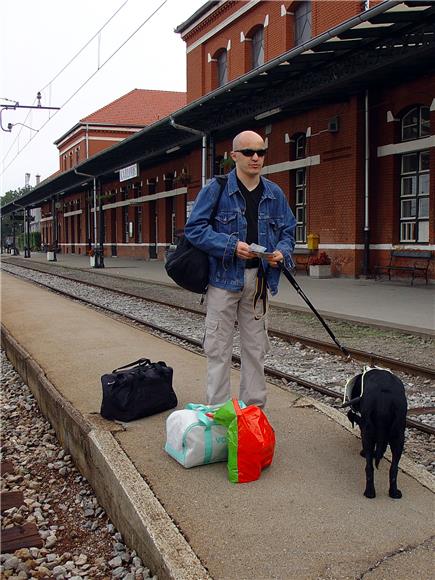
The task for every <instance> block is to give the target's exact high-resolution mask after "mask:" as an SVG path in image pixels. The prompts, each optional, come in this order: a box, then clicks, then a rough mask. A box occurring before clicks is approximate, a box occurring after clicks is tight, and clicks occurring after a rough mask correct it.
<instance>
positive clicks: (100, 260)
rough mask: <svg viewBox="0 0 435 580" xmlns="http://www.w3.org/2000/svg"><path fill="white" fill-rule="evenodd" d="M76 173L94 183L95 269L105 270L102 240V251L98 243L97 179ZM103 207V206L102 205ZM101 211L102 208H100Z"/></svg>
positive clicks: (87, 174)
mask: <svg viewBox="0 0 435 580" xmlns="http://www.w3.org/2000/svg"><path fill="white" fill-rule="evenodd" d="M74 173H76V174H77V175H83V176H84V177H91V178H92V179H93V181H94V187H93V190H94V195H93V198H94V199H93V201H94V252H95V265H94V268H104V257H103V252H102V246H103V241H102V240H101V243H100V249H98V247H97V245H98V241H97V177H96V176H95V175H91V174H90V173H83V172H82V171H77V169H74ZM100 205H101V204H100ZM100 211H102V208H101V207H100ZM101 235H102V232H101V228H100V236H101Z"/></svg>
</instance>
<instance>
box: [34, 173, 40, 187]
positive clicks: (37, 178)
mask: <svg viewBox="0 0 435 580" xmlns="http://www.w3.org/2000/svg"><path fill="white" fill-rule="evenodd" d="M35 179H36V185H39V184H40V183H41V176H40V175H35Z"/></svg>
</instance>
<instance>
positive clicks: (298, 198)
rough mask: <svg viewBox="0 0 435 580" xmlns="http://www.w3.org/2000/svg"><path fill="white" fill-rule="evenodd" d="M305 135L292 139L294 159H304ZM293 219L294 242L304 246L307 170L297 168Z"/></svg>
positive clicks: (305, 236)
mask: <svg viewBox="0 0 435 580" xmlns="http://www.w3.org/2000/svg"><path fill="white" fill-rule="evenodd" d="M306 141H307V140H306V136H305V134H300V135H297V136H296V137H295V138H294V157H295V159H304V157H305V148H306ZM295 217H296V242H297V243H299V244H304V243H305V242H306V241H307V169H306V167H299V168H298V169H296V171H295Z"/></svg>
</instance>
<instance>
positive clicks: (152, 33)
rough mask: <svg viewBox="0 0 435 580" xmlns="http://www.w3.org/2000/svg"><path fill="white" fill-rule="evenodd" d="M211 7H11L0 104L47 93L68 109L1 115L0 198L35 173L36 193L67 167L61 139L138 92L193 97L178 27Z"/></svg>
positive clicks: (30, 1)
mask: <svg viewBox="0 0 435 580" xmlns="http://www.w3.org/2000/svg"><path fill="white" fill-rule="evenodd" d="M204 3H205V0H166V1H165V0H74V1H73V2H71V1H68V2H67V1H66V0H39V1H38V2H34V0H20V1H16V2H12V1H11V2H5V3H3V5H2V32H1V35H0V106H4V105H12V104H14V103H15V102H17V101H18V103H19V104H20V105H36V104H37V101H36V95H37V93H38V91H40V92H41V101H40V103H41V105H42V106H51V107H60V110H59V111H54V110H53V111H49V110H43V109H41V110H31V109H25V108H23V109H15V110H10V109H9V110H3V111H2V113H1V124H2V129H1V130H0V157H1V163H0V171H1V176H0V195H3V194H4V193H5V192H7V191H9V190H11V189H12V190H14V189H18V188H19V187H23V186H24V185H25V174H26V173H30V185H32V186H33V185H35V183H36V175H40V176H41V180H43V179H46V178H47V177H49V176H50V175H51V174H52V173H54V172H55V171H56V170H57V169H58V167H59V158H58V152H57V148H56V146H55V145H54V144H53V143H54V141H55V140H56V139H58V138H59V137H61V136H62V135H63V134H64V133H65V132H66V131H68V130H69V129H70V128H71V127H73V126H74V125H75V124H76V123H77V122H78V121H79V120H80V119H81V118H83V117H86V116H87V115H89V114H90V113H93V112H94V111H96V110H98V109H99V108H101V107H103V106H104V105H107V104H108V103H110V102H112V101H113V100H115V99H117V98H118V97H120V96H122V95H124V94H126V93H128V92H129V91H131V90H133V89H154V90H156V89H157V90H165V91H185V90H186V48H185V43H184V42H183V40H182V39H181V37H180V35H179V34H176V33H175V32H174V29H175V27H176V26H178V25H179V24H181V23H182V22H184V21H185V20H187V18H188V17H189V16H191V15H192V14H193V13H194V12H195V11H196V10H197V9H198V8H199V7H200V6H202V5H203V4H204ZM162 4H163V5H162ZM155 11H157V12H156V13H155V14H154V15H152V14H153V12H155ZM115 13H117V14H115ZM112 17H113V18H112ZM147 18H149V20H148V22H145V21H146V20H147ZM109 20H110V21H109ZM107 21H109V23H108V24H107V25H106V26H105V27H104V28H103V26H104V25H105V24H106V23H107ZM144 22H145V24H143V23H144ZM142 24H143V26H142V27H141V28H140V30H138V32H136V34H134V35H133V36H132V38H131V39H130V40H128V42H126V43H125V44H124V46H122V47H121V45H122V44H123V43H124V42H125V41H126V40H127V39H128V38H129V36H131V35H132V34H133V32H134V31H135V30H136V29H138V28H139V27H140V26H141V25H142ZM101 28H103V30H101V32H100V33H99V34H97V33H98V31H99V30H100V29H101ZM94 36H95V38H94V39H93V40H91V39H92V37H94ZM89 41H90V42H89ZM88 42H89V44H88ZM86 45H87V46H86ZM120 47H121V48H120ZM82 49H83V50H82ZM118 49H119V50H118ZM79 51H81V52H80V54H79V55H78V56H77V57H76V58H75V59H74V60H73V61H72V62H71V64H69V65H68V63H69V62H70V61H71V60H72V59H73V57H74V56H75V55H76V54H77V53H79ZM113 53H115V54H113ZM112 54H113V56H112ZM106 61H107V62H106ZM66 65H68V66H67V67H66V68H64V67H65V66H66ZM62 69H64V70H63V71H62ZM59 73H60V74H59ZM90 77H91V78H90ZM89 78H90V80H89V81H88V82H86V81H87V80H88V79H89ZM82 85H84V86H83V87H82V88H80V87H81V86H82ZM79 88H80V90H79V91H78V92H77V93H76V91H77V90H78V89H79ZM74 93H76V94H75V96H73V95H74ZM9 123H12V124H13V125H14V126H13V127H12V130H11V132H8V131H4V130H3V129H7V127H8V124H9Z"/></svg>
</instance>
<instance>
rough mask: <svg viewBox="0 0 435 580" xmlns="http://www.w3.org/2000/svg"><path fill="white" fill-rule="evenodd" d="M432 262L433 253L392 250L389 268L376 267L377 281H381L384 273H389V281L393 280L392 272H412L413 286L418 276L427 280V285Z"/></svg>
mask: <svg viewBox="0 0 435 580" xmlns="http://www.w3.org/2000/svg"><path fill="white" fill-rule="evenodd" d="M431 260H432V252H431V251H423V252H418V251H414V250H392V251H391V254H390V263H389V264H388V266H375V280H376V279H379V278H380V277H381V274H382V273H383V272H385V273H388V280H391V273H392V272H410V274H411V286H412V285H413V284H414V279H415V277H416V276H421V277H422V278H425V279H426V284H427V283H428V277H429V266H430V262H431Z"/></svg>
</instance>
